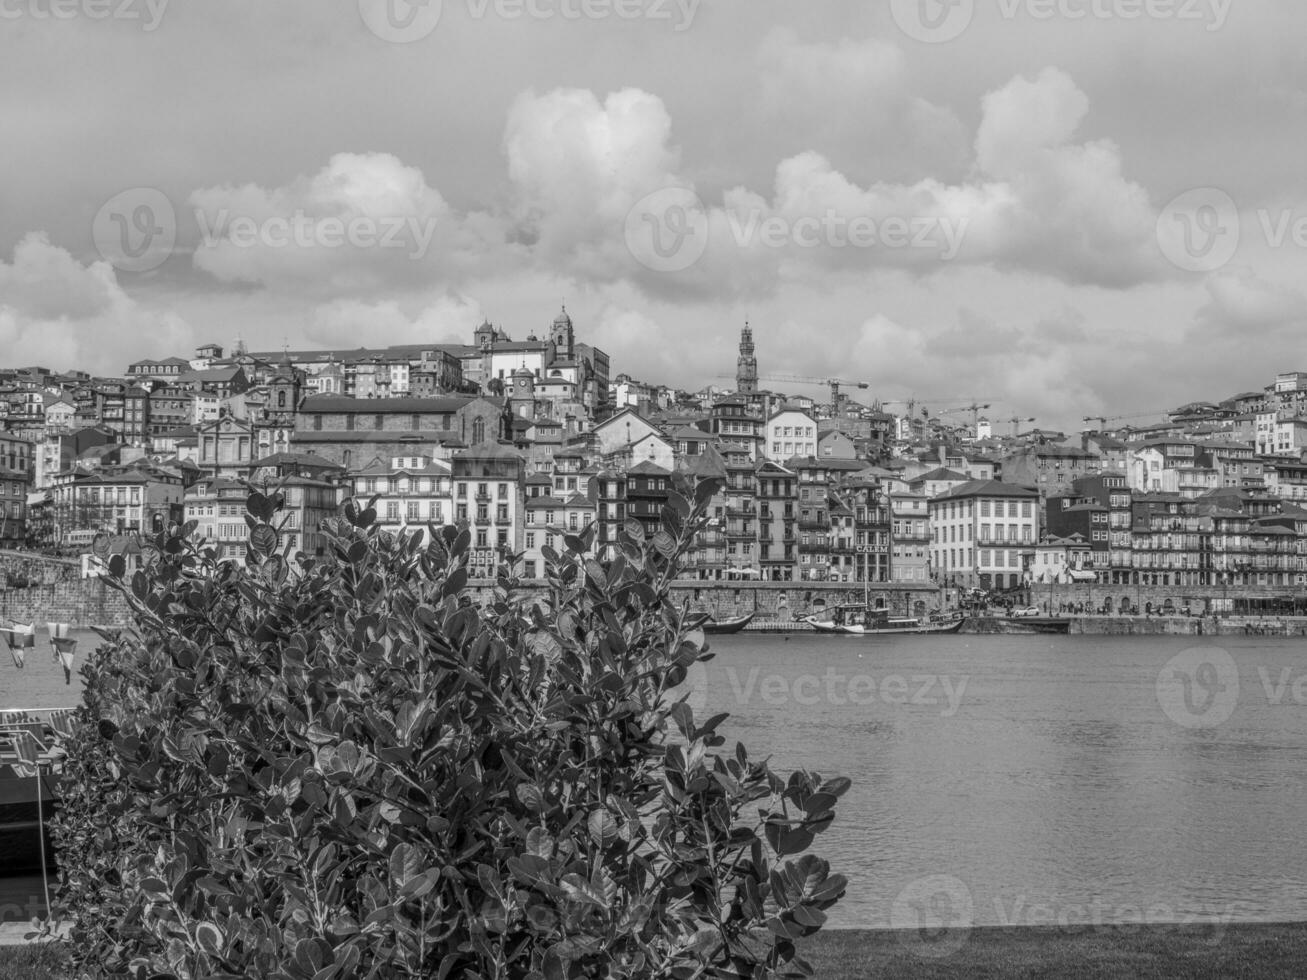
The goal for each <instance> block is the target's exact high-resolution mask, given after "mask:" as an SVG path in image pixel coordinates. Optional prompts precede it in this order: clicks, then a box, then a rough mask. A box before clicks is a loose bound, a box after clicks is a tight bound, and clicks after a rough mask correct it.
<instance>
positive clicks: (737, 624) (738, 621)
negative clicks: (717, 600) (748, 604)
mask: <svg viewBox="0 0 1307 980" xmlns="http://www.w3.org/2000/svg"><path fill="white" fill-rule="evenodd" d="M751 622H753V613H749V615H747V616H737V617H735V618H734V619H713V618H712V617H709V619H708V621H707V622H706V623H704V624H703V626H702V627H701V629H702V630H703V631H704V632H705V633H722V634H724V633H738V632H740V630H742V629H744V627H746V626H748V625H749V624H750V623H751Z"/></svg>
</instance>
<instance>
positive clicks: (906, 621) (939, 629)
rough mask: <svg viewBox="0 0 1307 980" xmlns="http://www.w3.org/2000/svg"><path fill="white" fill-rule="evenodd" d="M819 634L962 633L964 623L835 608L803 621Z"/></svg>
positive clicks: (862, 608)
mask: <svg viewBox="0 0 1307 980" xmlns="http://www.w3.org/2000/svg"><path fill="white" fill-rule="evenodd" d="M802 622H805V623H807V624H808V625H809V626H811V627H812V628H813V629H815V630H816V631H817V632H818V633H838V634H841V635H844V636H850V635H852V636H872V635H881V634H907V633H956V632H958V630H960V629H962V624H963V623H964V622H966V620H964V619H954V620H945V621H931V620H926V621H924V622H923V621H922V620H920V619H917V618H915V617H910V616H898V617H896V616H890V614H889V612H888V611H887V610H884V609H867V608H866V607H865V606H836V607H834V608H833V609H831V610H830V611H829V612H827V613H824V614H823V613H818V614H817V615H815V616H808V617H806V618H805V619H803V620H802Z"/></svg>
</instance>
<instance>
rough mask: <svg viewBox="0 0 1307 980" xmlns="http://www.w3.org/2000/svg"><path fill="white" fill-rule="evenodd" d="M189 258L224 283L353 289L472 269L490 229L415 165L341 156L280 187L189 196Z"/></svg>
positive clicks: (389, 158) (374, 156) (383, 157)
mask: <svg viewBox="0 0 1307 980" xmlns="http://www.w3.org/2000/svg"><path fill="white" fill-rule="evenodd" d="M190 203H191V205H192V207H193V208H194V213H195V220H196V224H197V226H198V231H199V236H200V241H199V244H198V246H197V248H196V252H195V258H194V264H195V267H196V268H197V269H201V270H203V271H205V272H207V273H209V274H210V275H212V276H213V277H215V278H216V279H218V280H220V281H222V282H229V283H255V284H259V285H263V286H269V287H277V288H294V289H299V290H303V291H309V292H325V293H329V294H333V293H334V294H349V293H354V294H360V293H368V292H369V291H375V290H377V289H379V288H384V287H396V286H404V285H409V284H414V283H421V282H424V281H430V279H431V278H432V277H433V276H435V275H439V274H442V273H443V274H452V273H453V272H455V271H456V270H457V269H459V268H462V267H466V266H468V265H474V264H475V263H476V262H477V261H478V260H479V258H480V254H481V252H482V251H483V250H484V249H485V248H486V247H487V245H488V242H487V236H488V237H489V238H490V239H491V240H493V236H494V231H493V228H492V227H489V226H488V225H487V223H486V222H485V219H484V216H473V217H471V218H469V217H468V216H460V215H456V214H455V213H454V212H453V211H452V209H451V208H450V207H449V205H448V203H447V202H446V201H445V199H444V197H443V196H442V195H441V193H440V192H439V191H438V190H436V189H435V188H433V187H431V186H429V185H428V184H427V182H426V178H425V177H424V176H423V174H422V171H420V170H419V169H417V168H416V167H411V166H406V165H405V164H404V163H403V162H402V161H400V160H399V159H398V158H397V157H395V156H393V155H391V154H388V153H362V154H359V153H339V154H336V155H335V156H333V157H332V158H331V160H330V161H329V162H328V163H327V165H326V166H325V167H323V169H322V170H320V171H318V172H317V173H316V174H313V175H312V176H301V177H297V178H296V179H294V180H292V181H291V182H290V183H288V184H286V185H285V186H282V187H274V188H265V187H260V186H258V185H255V184H245V185H242V186H224V187H209V188H203V189H200V190H197V191H195V192H194V193H193V194H192V195H191V198H190Z"/></svg>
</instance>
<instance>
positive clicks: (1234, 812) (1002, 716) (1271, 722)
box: [693, 635, 1307, 928]
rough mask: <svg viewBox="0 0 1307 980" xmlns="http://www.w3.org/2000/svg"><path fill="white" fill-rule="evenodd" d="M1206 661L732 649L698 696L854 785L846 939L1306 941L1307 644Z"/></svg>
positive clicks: (1003, 642)
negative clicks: (909, 935) (1295, 928)
mask: <svg viewBox="0 0 1307 980" xmlns="http://www.w3.org/2000/svg"><path fill="white" fill-rule="evenodd" d="M1197 639H1198V638H1194V637H1148V638H1137V637H1125V638H1122V637H1081V636H1049V637H1039V636H1030V637H1021V636H933V637H932V636H903V637H872V638H847V639H846V638H841V637H829V636H811V635H801V636H791V637H784V636H749V635H740V636H731V637H714V638H712V640H713V642H712V647H713V650H714V651H715V652H716V653H717V657H716V658H715V659H714V660H712V661H710V662H709V663H708V664H707V665H706V667H705V669H704V671H703V672H702V673H701V674H698V675H697V676H696V677H695V679H694V683H695V688H696V689H695V693H694V695H693V698H694V702H698V703H702V705H703V710H706V711H708V712H709V713H715V712H717V711H729V712H730V713H731V714H732V718H731V720H730V721H729V722H728V723H726V725H725V726H723V728H722V732H723V734H725V735H726V736H727V738H728V744H732V745H733V744H734V741H735V740H736V739H738V740H740V741H743V742H744V743H745V745H746V746H748V747H749V749H750V752H751V754H770V756H771V758H772V762H773V764H774V766H775V767H777V768H779V769H783V770H789V769H793V768H797V767H803V768H809V769H816V770H817V771H819V772H821V773H822V774H823V775H828V774H829V775H834V774H839V775H843V776H848V777H849V778H850V779H852V780H853V788H852V789H851V790H850V791H849V793H848V795H847V796H846V797H845V798H844V799H843V800H842V801H841V806H840V807H839V808H838V810H837V816H836V820H835V823H834V824H833V825H832V827H831V828H830V829H829V830H828V831H827V832H826V833H825V834H823V835H822V836H820V837H818V839H817V843H816V845H814V851H816V853H818V854H820V855H821V856H823V857H825V858H826V859H827V860H829V861H830V863H831V865H832V869H833V870H836V871H839V872H841V873H843V874H845V875H847V876H848V878H849V879H850V884H849V889H848V894H847V897H846V898H845V900H844V901H843V902H842V903H841V904H840V905H839V906H837V907H836V908H835V909H833V910H832V917H831V919H832V921H831V924H832V925H833V926H841V927H850V928H883V927H895V928H916V927H917V926H918V925H924V924H926V923H927V922H928V921H929V922H934V921H936V920H935V919H934V918H933V917H932V915H931V914H930V912H929V910H933V911H934V912H935V913H937V914H938V916H939V917H940V919H939V921H942V922H943V923H944V924H948V923H949V922H950V921H952V922H953V923H955V924H956V923H958V922H969V923H973V924H976V925H999V926H1003V925H1037V926H1054V927H1056V926H1058V925H1059V924H1060V925H1063V926H1066V925H1076V924H1081V925H1099V924H1102V925H1114V924H1116V925H1129V924H1133V923H1134V922H1137V921H1146V922H1168V923H1169V922H1196V921H1204V922H1222V921H1260V920H1274V921H1285V920H1302V919H1307V852H1304V849H1303V848H1302V847H1300V846H1299V841H1300V840H1301V835H1302V826H1303V821H1304V819H1305V818H1307V645H1305V644H1304V643H1303V641H1301V640H1285V639H1282V638H1281V639H1279V640H1274V639H1268V638H1259V637H1239V638H1221V640H1220V645H1219V646H1217V645H1215V644H1212V643H1203V642H1195V640H1197ZM923 909H924V910H927V911H926V912H924V913H923V912H922V910H923ZM918 913H921V917H920V918H919V917H918Z"/></svg>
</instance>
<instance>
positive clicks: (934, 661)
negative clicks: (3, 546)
mask: <svg viewBox="0 0 1307 980" xmlns="http://www.w3.org/2000/svg"><path fill="white" fill-rule="evenodd" d="M95 642H96V638H95V636H94V634H88V635H87V636H86V637H85V638H84V640H83V643H82V646H83V648H85V649H87V650H88V651H89V649H90V648H91V647H93V646H94V643H95ZM712 648H713V650H714V652H715V653H716V654H717V656H716V658H715V659H714V660H712V661H710V662H709V663H708V664H707V665H706V666H705V668H704V670H703V671H702V673H699V674H697V675H695V677H694V683H695V685H696V686H695V692H694V698H695V700H696V701H698V702H699V703H700V704H699V706H697V711H696V713H697V715H698V716H699V717H700V718H701V719H703V718H706V717H707V716H708V715H710V714H715V713H716V712H718V711H727V712H730V714H731V716H732V717H731V719H730V721H728V722H727V723H726V724H725V726H724V727H723V729H722V731H723V733H724V734H725V735H726V736H727V739H728V744H729V745H733V744H734V741H736V740H740V741H743V742H744V743H745V744H746V745H747V746H748V747H749V750H750V752H751V754H753V755H754V756H756V757H762V756H764V755H770V756H771V757H772V761H773V764H774V765H775V767H776V768H778V769H780V770H783V771H788V770H790V769H794V768H797V767H805V768H810V769H816V770H818V771H819V772H821V773H823V774H824V775H837V774H838V775H844V776H848V777H849V778H851V779H852V780H853V788H852V789H851V790H850V791H849V794H848V795H847V796H846V797H845V798H844V799H843V800H842V801H841V804H840V807H839V809H838V811H837V817H836V821H835V824H834V825H833V826H832V827H831V829H830V830H829V831H827V832H826V833H825V834H824V835H822V836H821V837H819V838H818V839H817V844H816V846H815V848H814V849H815V850H816V852H817V853H819V854H820V855H822V856H823V857H825V858H827V859H828V860H829V861H830V862H831V865H832V867H833V869H834V870H836V871H839V872H841V873H843V874H845V875H847V876H848V878H849V881H850V884H849V891H848V895H847V897H846V898H845V899H844V901H843V902H841V903H840V905H838V906H836V908H835V909H833V910H832V913H833V914H832V918H831V925H832V926H836V927H845V928H881V927H887V926H895V927H916V926H917V925H918V920H917V919H915V918H913V915H914V914H915V912H914V910H918V909H927V910H930V909H934V910H935V911H936V912H937V913H938V914H939V915H940V916H942V917H943V918H944V919H946V920H949V921H952V922H954V923H956V922H958V921H959V920H960V919H961V920H970V921H971V922H974V923H975V924H977V925H1008V924H1020V925H1047V924H1050V923H1058V922H1062V923H1069V924H1090V925H1092V924H1098V923H1103V924H1116V923H1130V922H1135V921H1139V920H1140V919H1148V920H1156V921H1192V920H1194V919H1203V920H1211V919H1220V920H1234V921H1258V920H1277V921H1280V920H1304V919H1307V849H1305V848H1304V847H1303V846H1302V840H1303V826H1304V821H1305V820H1307V644H1304V643H1303V642H1302V641H1299V640H1285V639H1278V640H1277V639H1270V638H1264V637H1238V638H1230V637H1222V638H1220V640H1219V641H1218V643H1217V644H1213V643H1212V642H1210V641H1203V640H1202V639H1201V638H1196V637H1146V638H1133V637H1078V636H1071V637H1018V636H1006V637H998V636H940V637H930V636H915V637H912V636H909V637H878V638H870V639H858V638H849V639H844V638H840V637H820V636H810V635H803V634H800V635H796V636H791V637H788V638H787V637H784V636H750V635H743V636H730V637H714V638H712ZM0 656H2V657H4V659H5V660H6V661H7V660H8V654H7V652H6V651H3V650H0ZM79 693H80V687H79V680H78V678H77V677H74V679H73V686H72V687H66V686H65V685H64V681H63V674H62V671H60V670H59V668H58V667H57V666H56V665H55V664H53V663H52V662H51V658H50V654H49V652H48V651H47V650H43V649H37V650H34V651H31V652H29V656H28V667H27V669H26V670H24V671H22V672H19V671H17V670H15V669H14V668H13V666H12V664H11V663H8V662H6V663H4V664H3V665H0V707H25V708H26V707H55V706H62V705H71V704H73V703H75V702H76V700H77V698H78V696H79ZM18 884H19V883H18V882H11V883H10V889H9V890H10V891H12V889H13V888H14V887H15V886H17V885H18ZM4 891H5V889H4V887H3V883H0V900H2V899H6V898H9V896H6V895H4V894H3V892H4ZM28 891H29V892H30V891H31V889H30V888H29V889H28ZM10 900H11V901H12V899H10ZM0 904H2V903H0ZM6 911H8V910H6ZM923 914H924V913H923ZM5 917H6V918H7V917H8V916H5ZM921 921H926V920H925V919H922V920H921Z"/></svg>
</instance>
